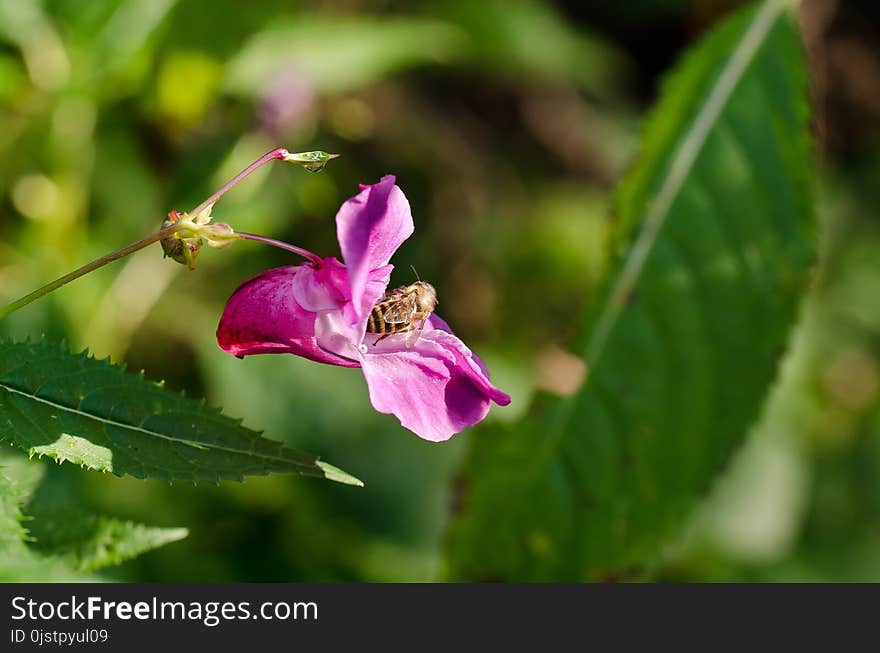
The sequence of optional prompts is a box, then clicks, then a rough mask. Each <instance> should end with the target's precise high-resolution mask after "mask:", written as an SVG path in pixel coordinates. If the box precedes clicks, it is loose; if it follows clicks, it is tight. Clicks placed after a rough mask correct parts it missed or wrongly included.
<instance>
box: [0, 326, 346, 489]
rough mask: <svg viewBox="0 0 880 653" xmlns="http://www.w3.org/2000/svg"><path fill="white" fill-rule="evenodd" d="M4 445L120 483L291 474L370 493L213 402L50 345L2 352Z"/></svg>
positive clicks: (8, 346)
mask: <svg viewBox="0 0 880 653" xmlns="http://www.w3.org/2000/svg"><path fill="white" fill-rule="evenodd" d="M0 440H5V441H7V442H10V443H12V444H14V445H16V446H18V447H21V448H22V449H25V450H26V451H28V452H29V453H30V454H32V455H33V454H36V455H37V456H44V455H46V456H50V457H52V458H54V459H56V460H58V461H59V462H61V461H69V462H73V463H75V464H78V465H82V466H85V467H88V468H90V469H97V470H101V471H109V472H113V473H114V474H117V475H119V476H122V475H124V474H130V475H132V476H136V477H138V478H159V479H163V480H167V481H176V480H182V481H191V482H196V481H210V482H218V481H220V480H221V479H233V480H241V479H242V478H243V477H244V476H246V475H252V474H268V473H270V472H288V473H297V474H304V475H306V476H318V477H324V478H327V479H330V480H334V481H339V482H341V483H348V484H352V485H361V482H360V481H359V480H357V479H356V478H354V477H352V476H350V475H348V474H346V473H345V472H343V471H341V470H339V469H337V468H336V467H334V466H332V465H329V464H327V463H325V462H322V461H319V460H316V459H315V458H313V457H312V456H309V455H308V454H303V453H299V452H297V451H294V450H293V449H290V448H289V447H286V446H284V445H282V444H281V443H279V442H274V441H272V440H268V439H266V438H263V437H261V436H260V435H259V433H257V432H255V431H252V430H250V429H247V428H245V427H243V426H242V425H241V423H240V422H238V421H236V420H232V419H230V418H228V417H225V416H223V415H222V414H221V413H220V411H219V410H217V409H214V408H210V407H207V406H206V405H205V404H204V402H200V401H196V400H193V399H188V398H186V397H184V396H183V395H179V394H175V393H172V392H169V391H167V390H165V389H164V388H163V387H162V386H161V384H157V383H152V382H149V381H146V380H145V379H144V378H143V376H142V375H135V374H128V373H126V372H125V371H124V370H123V369H122V368H121V367H118V366H115V365H111V364H110V363H109V361H106V360H104V361H100V360H96V359H94V358H90V357H89V356H88V355H87V353H86V352H83V353H81V354H76V355H74V354H71V353H69V352H68V351H67V350H66V348H64V347H63V346H54V345H48V344H45V343H38V344H30V343H10V342H6V343H0Z"/></svg>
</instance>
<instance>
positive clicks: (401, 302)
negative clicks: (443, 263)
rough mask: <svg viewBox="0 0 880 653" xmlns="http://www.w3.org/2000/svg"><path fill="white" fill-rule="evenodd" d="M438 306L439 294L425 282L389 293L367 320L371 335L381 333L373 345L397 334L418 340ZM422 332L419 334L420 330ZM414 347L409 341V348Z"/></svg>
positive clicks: (374, 308) (418, 282)
mask: <svg viewBox="0 0 880 653" xmlns="http://www.w3.org/2000/svg"><path fill="white" fill-rule="evenodd" d="M435 306H437V291H436V290H434V286H432V285H431V284H430V283H427V282H425V281H421V280H419V281H416V282H415V283H411V284H410V285H408V286H401V287H400V288H395V289H394V290H389V291H388V292H386V293H385V295H384V296H383V297H382V299H380V300H379V301H378V302H377V303H376V305H375V306H373V310H371V311H370V317H369V319H368V320H367V333H378V334H380V335H379V337H378V338H377V339H376V342H374V343H373V344H374V345H376V344H379V342H380V341H381V340H383V339H385V338H387V337H388V336H390V335H393V334H395V333H413V332H415V337H416V338H418V337H419V334H420V333H421V332H422V329H423V328H424V327H425V322H426V321H427V319H428V318H429V317H431V313H433V312H434V307H435ZM416 328H418V330H416ZM409 345H410V342H409V338H407V346H409Z"/></svg>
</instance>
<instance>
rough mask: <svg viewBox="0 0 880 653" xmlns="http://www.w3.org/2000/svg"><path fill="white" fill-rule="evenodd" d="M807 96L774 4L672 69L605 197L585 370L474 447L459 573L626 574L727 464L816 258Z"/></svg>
mask: <svg viewBox="0 0 880 653" xmlns="http://www.w3.org/2000/svg"><path fill="white" fill-rule="evenodd" d="M806 98H807V90H806V74H805V71H804V64H803V55H802V52H801V46H800V43H799V41H798V36H797V33H796V30H795V27H794V22H793V19H792V17H791V16H790V15H789V13H788V11H787V9H786V4H785V3H784V2H779V1H776V0H770V1H769V2H765V3H763V4H762V5H761V6H760V7H759V8H758V9H757V10H749V11H746V12H743V13H740V14H739V15H737V16H735V17H734V18H732V19H730V20H728V21H726V22H725V23H724V24H722V25H721V26H719V27H718V28H716V29H715V30H713V32H712V33H711V34H710V35H709V37H707V38H706V39H704V40H703V41H702V42H701V43H700V44H699V45H698V46H696V47H695V48H694V49H693V50H692V51H691V52H690V53H689V54H688V55H687V56H686V57H685V59H684V60H683V61H682V63H681V64H680V65H679V66H678V67H677V69H676V70H675V72H674V73H673V74H672V75H671V77H670V78H669V79H668V80H667V82H666V84H665V87H664V90H663V96H662V99H661V101H660V103H659V105H658V107H657V108H656V109H655V110H654V112H653V114H652V116H651V118H650V119H649V121H648V123H647V126H646V130H645V134H644V140H643V149H642V153H641V156H640V157H639V159H638V161H637V164H636V165H635V166H634V168H633V169H632V171H631V172H630V174H629V175H628V177H627V178H626V179H625V181H624V182H623V183H622V184H621V186H620V189H619V192H618V195H617V201H616V205H615V206H616V215H615V217H616V220H617V223H616V225H615V229H614V231H613V234H612V237H611V256H612V260H611V264H610V266H609V272H608V274H607V277H606V280H605V283H604V285H603V287H602V290H601V291H600V294H599V297H598V300H597V301H596V303H595V305H596V306H597V307H598V310H596V311H594V312H593V313H592V314H591V317H590V319H589V320H588V323H587V333H588V334H589V341H588V342H587V344H586V347H585V356H586V359H587V363H588V366H589V377H588V380H587V382H586V383H585V384H584V385H583V387H582V388H581V389H580V391H579V392H578V393H577V394H576V395H575V396H573V397H571V398H570V399H566V400H562V401H558V402H556V403H555V404H552V405H549V406H548V405H545V404H541V405H540V406H539V411H537V412H538V415H537V416H536V417H534V418H532V419H530V420H529V421H528V422H527V423H525V424H522V425H518V426H516V427H513V428H506V429H505V428H496V429H495V430H493V431H492V432H490V433H486V434H484V435H483V436H481V437H480V438H478V439H475V440H474V442H473V444H474V447H473V451H472V452H471V456H470V459H469V462H468V465H467V475H466V479H465V481H464V489H463V499H462V508H461V513H460V514H459V516H458V517H457V519H456V522H455V523H454V525H453V529H452V532H451V535H450V538H449V573H450V575H451V576H452V577H453V578H462V579H486V578H489V579H510V580H513V579H516V580H579V579H581V580H588V579H601V578H614V577H619V576H620V575H621V574H628V573H632V572H633V571H634V570H635V569H637V568H639V567H642V566H644V565H646V564H650V563H651V561H652V559H653V558H654V556H655V554H656V552H657V550H658V548H659V547H660V545H661V544H662V543H663V542H664V541H665V540H666V538H667V537H668V535H669V534H671V533H672V532H673V529H675V528H676V527H678V526H680V525H681V523H682V521H683V519H684V517H685V516H686V515H687V514H688V513H689V511H690V510H691V508H692V506H693V503H694V500H695V499H696V498H698V497H700V496H701V495H702V494H703V493H704V492H705V491H706V489H707V488H708V487H709V485H710V484H711V483H712V481H713V480H714V479H715V477H716V476H717V474H718V473H719V472H720V471H721V470H722V469H723V467H724V465H725V462H726V461H727V459H728V457H729V455H730V453H731V451H732V450H733V449H734V448H735V447H736V446H737V445H738V444H739V443H741V442H742V441H743V439H744V437H745V435H746V433H747V432H748V429H749V427H750V426H751V424H752V423H753V421H754V420H755V419H756V418H757V416H758V414H759V412H760V409H761V407H762V404H763V401H764V399H765V396H766V394H767V391H768V389H769V387H770V384H771V382H772V381H773V379H774V375H775V373H776V369H777V366H778V362H779V360H780V358H781V355H782V352H783V351H784V349H785V346H786V342H787V339H788V337H789V332H790V330H791V327H792V325H793V323H794V321H795V319H796V317H797V312H798V311H797V308H798V301H799V298H800V296H801V294H802V291H803V290H804V287H805V282H806V280H807V273H808V269H809V266H810V263H811V259H812V238H811V234H812V228H811V221H812V205H811V201H812V192H811V174H812V168H811V164H810V161H811V156H812V155H811V148H810V139H809V137H808V107H807V99H806ZM545 403H546V402H545Z"/></svg>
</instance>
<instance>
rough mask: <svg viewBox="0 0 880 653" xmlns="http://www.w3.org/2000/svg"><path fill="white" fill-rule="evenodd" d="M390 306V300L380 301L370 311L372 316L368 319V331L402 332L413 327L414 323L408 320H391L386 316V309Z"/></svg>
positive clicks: (381, 332) (380, 332) (383, 332)
mask: <svg viewBox="0 0 880 653" xmlns="http://www.w3.org/2000/svg"><path fill="white" fill-rule="evenodd" d="M388 308H390V302H380V303H378V304H376V305H375V306H374V307H373V310H372V311H370V317H369V319H368V320H367V333H379V334H383V335H384V334H390V333H402V332H404V331H408V330H409V329H411V328H412V324H411V323H408V322H389V321H388V319H387V318H386V315H385V314H386V311H387V310H388Z"/></svg>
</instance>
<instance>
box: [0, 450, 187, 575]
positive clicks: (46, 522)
mask: <svg viewBox="0 0 880 653" xmlns="http://www.w3.org/2000/svg"><path fill="white" fill-rule="evenodd" d="M43 471H44V467H43V466H42V465H36V464H33V463H28V462H27V461H26V460H24V459H23V458H22V457H20V456H13V455H10V454H8V453H5V452H4V453H3V454H2V455H0V580H2V581H3V582H11V581H12V582H21V581H49V580H52V581H62V582H63V581H72V580H95V579H94V578H91V577H88V576H85V575H83V572H90V571H94V570H97V569H100V568H101V567H106V566H108V565H115V564H119V563H120V562H122V561H124V560H127V559H129V558H133V557H135V556H137V555H140V554H141V553H145V552H147V551H150V550H152V549H156V548H158V547H160V546H163V545H165V544H168V543H170V542H174V541H176V540H179V539H181V538H183V537H186V535H187V531H186V529H183V528H155V527H150V526H145V525H143V524H136V523H133V522H130V521H121V520H118V519H114V518H111V517H106V516H99V515H95V514H92V513H89V512H88V511H86V510H84V509H83V508H82V507H81V506H79V505H77V502H76V501H75V500H74V499H73V498H72V497H71V496H70V494H69V493H65V494H64V496H59V493H58V492H57V491H56V492H54V493H53V492H51V491H50V492H47V491H46V488H47V483H46V481H47V479H46V477H45V476H44V474H43ZM48 487H50V488H51V483H49V484H48ZM53 495H54V496H53Z"/></svg>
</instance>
